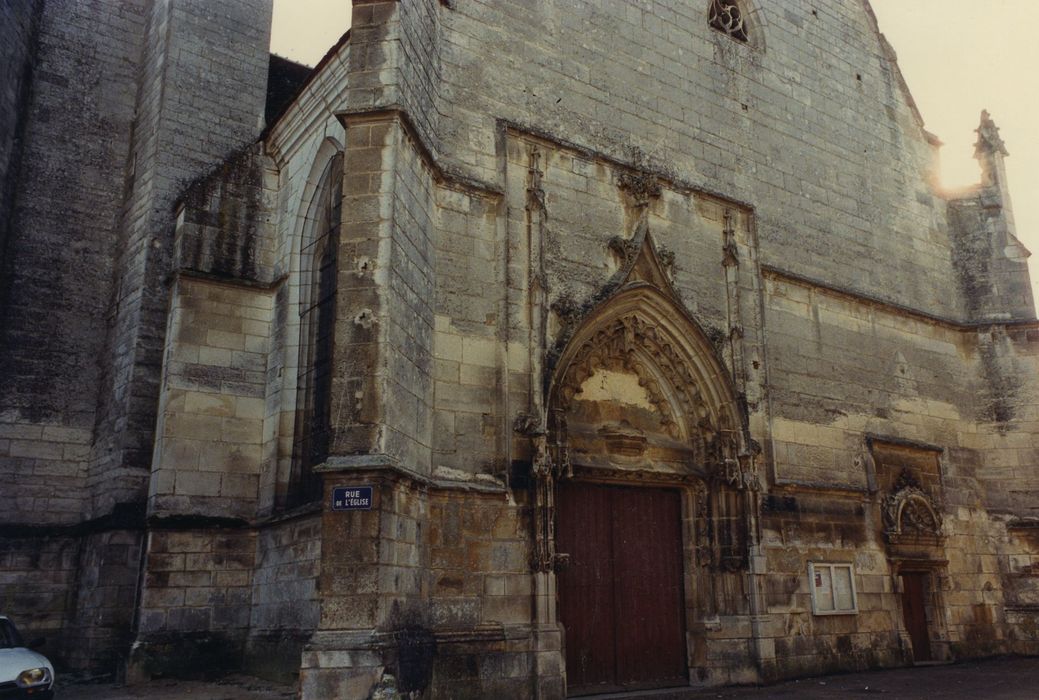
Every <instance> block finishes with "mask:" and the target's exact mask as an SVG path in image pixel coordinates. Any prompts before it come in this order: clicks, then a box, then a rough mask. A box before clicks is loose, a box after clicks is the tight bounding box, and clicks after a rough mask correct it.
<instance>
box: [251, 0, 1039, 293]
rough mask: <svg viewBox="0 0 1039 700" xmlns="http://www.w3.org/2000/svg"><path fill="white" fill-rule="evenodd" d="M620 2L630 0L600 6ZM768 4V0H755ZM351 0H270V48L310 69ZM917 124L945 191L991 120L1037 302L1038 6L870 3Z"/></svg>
mask: <svg viewBox="0 0 1039 700" xmlns="http://www.w3.org/2000/svg"><path fill="white" fill-rule="evenodd" d="M606 1H609V2H626V1H628V0H606ZM759 2H763V3H764V4H765V7H767V6H768V5H767V0H759ZM351 5H352V3H351V2H350V1H349V0H274V27H273V32H272V37H271V51H273V52H274V53H276V54H278V55H281V56H285V57H287V58H291V59H293V60H296V61H299V62H301V63H306V64H308V65H314V64H316V63H317V62H318V61H319V60H320V59H321V57H322V56H323V55H324V54H325V52H326V51H327V50H328V49H329V48H330V47H331V46H332V44H334V43H335V42H336V41H337V40H338V39H339V37H340V36H341V35H342V34H343V32H345V31H346V30H347V29H348V28H349V26H350V12H351ZM872 5H873V11H874V13H875V14H876V15H877V23H878V24H879V25H880V31H881V32H883V33H884V35H885V36H887V38H888V41H890V42H891V45H892V46H894V48H895V52H896V53H897V54H898V65H899V67H900V68H901V69H902V74H903V76H904V77H905V79H906V83H907V84H908V85H909V90H910V92H911V93H912V95H913V98H914V99H915V101H916V105H917V107H918V108H919V110H920V113H921V115H922V116H923V119H924V124H925V127H926V128H927V130H928V131H930V132H931V133H933V134H935V135H936V136H937V137H938V138H939V139H941V141H942V142H943V143H944V144H945V145H944V146H943V147H942V151H941V161H942V184H943V185H944V186H945V187H948V188H951V189H956V188H959V187H963V186H964V185H969V184H972V183H975V182H977V181H978V180H979V178H980V171H979V169H978V164H977V161H975V160H974V158H973V154H974V146H973V144H974V139H975V137H976V135H975V133H974V129H976V128H977V126H978V122H979V120H980V115H981V110H982V109H987V110H988V111H989V113H990V114H991V115H992V119H993V120H994V121H995V123H996V126H998V127H999V128H1000V135H1001V136H1002V137H1003V141H1004V142H1005V143H1006V147H1007V151H1008V152H1009V153H1010V156H1009V157H1008V158H1007V159H1006V165H1007V180H1008V182H1009V184H1010V197H1011V200H1012V201H1013V209H1014V219H1015V221H1016V224H1017V235H1018V238H1019V239H1021V242H1022V243H1024V245H1025V247H1026V248H1028V249H1029V250H1031V251H1033V252H1034V255H1033V256H1032V258H1031V259H1030V260H1029V265H1030V269H1031V276H1032V289H1033V293H1034V294H1035V296H1036V298H1037V299H1039V191H1037V187H1039V118H1036V115H1039V40H1037V38H1036V37H1035V36H1032V32H1033V31H1034V32H1037V33H1039V0H872Z"/></svg>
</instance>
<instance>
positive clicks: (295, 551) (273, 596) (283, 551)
mask: <svg viewBox="0 0 1039 700" xmlns="http://www.w3.org/2000/svg"><path fill="white" fill-rule="evenodd" d="M321 545H322V539H321V519H320V517H319V516H317V515H316V514H308V515H305V516H302V517H296V518H291V519H287V520H274V521H272V522H270V523H269V524H267V525H263V526H261V527H260V529H259V532H258V533H257V538H256V548H257V555H256V556H257V558H256V570H255V572H254V573H253V577H252V582H253V591H252V612H251V617H250V621H249V640H248V643H247V648H246V661H245V667H246V668H247V669H248V670H249V671H251V672H252V673H255V674H257V675H259V676H262V677H265V678H271V677H274V678H276V679H278V680H285V681H294V680H295V679H296V677H297V675H298V673H299V661H300V654H301V652H302V650H303V646H304V644H305V643H306V641H307V639H309V637H310V634H311V633H312V632H313V631H314V630H315V629H317V625H318V617H319V615H320V610H321V608H320V593H319V590H318V586H317V581H318V575H319V573H320V564H321Z"/></svg>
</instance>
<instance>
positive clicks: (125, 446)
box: [90, 0, 271, 512]
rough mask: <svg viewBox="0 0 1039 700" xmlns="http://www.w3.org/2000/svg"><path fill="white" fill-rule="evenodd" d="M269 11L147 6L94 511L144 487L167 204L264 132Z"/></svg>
mask: <svg viewBox="0 0 1039 700" xmlns="http://www.w3.org/2000/svg"><path fill="white" fill-rule="evenodd" d="M270 12H271V4H270V2H262V3H259V4H258V3H254V2H245V1H243V0H221V1H220V2H217V3H212V2H188V3H172V2H169V1H168V0H156V1H155V2H153V3H152V4H151V6H150V8H149V12H148V16H147V23H148V24H147V34H146V37H145V42H144V53H143V58H142V65H141V75H140V77H139V80H138V82H137V86H138V93H137V114H136V122H135V127H136V128H135V129H134V131H133V141H132V144H131V148H132V152H133V154H134V160H133V162H132V167H131V169H130V172H129V174H128V182H127V185H126V187H127V195H126V196H127V200H126V207H125V214H124V216H123V218H122V220H121V221H120V226H119V228H118V230H119V238H118V248H117V251H118V255H119V258H118V260H117V262H116V269H115V272H116V275H117V276H116V285H115V288H114V290H113V293H114V297H113V300H112V303H113V316H112V321H111V331H110V333H109V337H108V339H107V346H106V349H105V353H104V354H105V361H104V364H103V366H104V372H105V374H104V381H103V389H102V397H101V398H102V400H101V403H100V406H101V408H100V410H101V415H100V416H99V423H98V436H97V444H96V446H95V450H94V454H93V464H92V470H91V476H90V486H91V489H92V490H93V504H92V506H93V509H94V510H95V511H99V512H103V510H104V509H105V508H106V507H108V506H110V504H111V503H112V502H118V501H120V500H128V499H136V498H141V497H142V496H143V491H145V490H146V486H145V482H146V479H147V471H146V470H147V468H148V466H149V464H150V461H151V455H152V447H153V438H154V430H155V420H156V410H157V405H158V395H159V394H158V390H159V383H158V381H157V379H158V377H157V376H156V373H155V371H156V369H157V368H158V367H159V366H160V365H161V363H162V353H163V348H164V338H163V336H164V333H165V330H166V323H165V316H166V307H167V300H168V289H167V288H166V276H167V275H168V274H170V273H171V272H173V269H172V267H173V266H172V260H171V256H172V253H173V224H174V220H173V211H174V208H173V205H174V202H175V200H176V198H177V197H178V196H179V195H180V194H181V193H182V191H183V190H184V189H185V187H186V186H187V185H188V184H189V183H191V182H192V181H193V180H195V179H196V178H199V177H200V176H202V175H205V174H206V173H208V172H209V171H210V170H211V169H212V167H213V165H214V163H219V162H220V161H222V160H223V159H224V158H225V157H227V156H228V155H229V154H230V153H231V152H233V151H235V150H237V149H239V148H240V147H242V146H244V145H246V144H248V143H250V142H251V141H252V140H253V139H254V138H255V136H256V134H257V133H258V132H259V131H260V129H261V127H262V118H263V110H264V104H265V97H266V91H265V88H266V80H267V63H268V45H269V42H270Z"/></svg>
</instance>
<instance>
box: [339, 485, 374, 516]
mask: <svg viewBox="0 0 1039 700" xmlns="http://www.w3.org/2000/svg"><path fill="white" fill-rule="evenodd" d="M371 509H372V487H371V486H336V487H334V488H333V489H332V510H371Z"/></svg>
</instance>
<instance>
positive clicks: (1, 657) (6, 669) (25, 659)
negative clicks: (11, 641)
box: [0, 647, 54, 683]
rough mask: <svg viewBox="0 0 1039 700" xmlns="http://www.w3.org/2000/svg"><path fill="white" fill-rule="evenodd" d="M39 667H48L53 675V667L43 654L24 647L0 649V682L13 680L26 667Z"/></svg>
mask: <svg viewBox="0 0 1039 700" xmlns="http://www.w3.org/2000/svg"><path fill="white" fill-rule="evenodd" d="M41 667H42V668H49V669H50V672H51V676H52V677H53V676H54V667H53V666H51V662H50V661H48V660H47V657H46V656H44V655H43V654H37V653H36V652H35V651H33V650H32V649H26V648H25V647H14V648H13V649H0V683H7V682H9V681H13V680H14V679H16V678H17V677H18V674H19V673H21V672H22V671H25V670H27V669H30V668H41Z"/></svg>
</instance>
